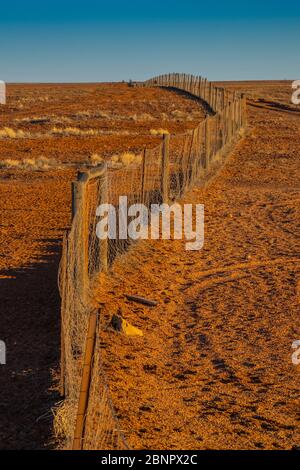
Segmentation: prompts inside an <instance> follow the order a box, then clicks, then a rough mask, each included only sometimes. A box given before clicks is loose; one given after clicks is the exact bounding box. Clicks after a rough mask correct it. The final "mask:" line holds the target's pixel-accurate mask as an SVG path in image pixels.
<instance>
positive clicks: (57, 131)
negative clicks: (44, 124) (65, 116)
mask: <svg viewBox="0 0 300 470" xmlns="http://www.w3.org/2000/svg"><path fill="white" fill-rule="evenodd" d="M50 133H51V134H52V135H62V136H93V135H98V133H99V132H98V131H97V130H96V129H79V128H78V127H65V128H59V127H53V128H52V129H51V131H50Z"/></svg>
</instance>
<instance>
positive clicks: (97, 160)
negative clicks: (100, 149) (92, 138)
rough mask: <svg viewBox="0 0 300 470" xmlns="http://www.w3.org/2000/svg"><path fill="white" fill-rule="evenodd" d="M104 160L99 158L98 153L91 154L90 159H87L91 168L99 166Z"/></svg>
mask: <svg viewBox="0 0 300 470" xmlns="http://www.w3.org/2000/svg"><path fill="white" fill-rule="evenodd" d="M103 161H104V158H103V157H101V155H99V154H98V153H93V154H92V155H91V156H90V158H89V164H90V165H92V166H97V165H100V163H103Z"/></svg>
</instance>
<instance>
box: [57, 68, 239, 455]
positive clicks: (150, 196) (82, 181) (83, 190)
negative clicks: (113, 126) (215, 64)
mask: <svg viewBox="0 0 300 470" xmlns="http://www.w3.org/2000/svg"><path fill="white" fill-rule="evenodd" d="M143 86H162V87H170V88H175V89H179V90H183V91H184V92H187V93H190V94H192V95H194V96H196V97H197V98H199V99H201V100H203V101H205V102H207V103H208V105H209V106H210V108H211V115H209V116H207V117H206V119H205V120H204V121H202V122H201V123H200V124H199V125H198V126H197V127H196V128H195V129H193V130H191V131H187V132H185V133H184V134H180V135H168V134H165V135H164V136H163V138H162V142H161V143H160V144H159V145H158V146H156V147H155V148H151V149H149V148H148V149H145V150H144V151H143V152H142V154H139V155H136V157H135V158H134V159H133V160H131V161H130V162H128V163H127V164H126V163H125V164H120V165H118V166H116V165H113V164H112V163H110V162H108V163H107V164H102V165H100V166H99V167H96V168H94V169H86V171H83V172H79V174H78V178H77V181H75V182H74V183H73V204H72V211H73V221H72V226H71V229H70V231H69V232H68V233H67V234H66V235H65V237H64V242H63V253H62V258H61V264H60V271H59V287H60V294H61V299H62V300H61V332H62V334H61V336H62V345H61V390H62V394H63V396H64V400H63V402H62V403H61V404H60V406H58V407H57V409H56V412H55V430H56V433H57V435H58V437H60V438H61V440H62V441H63V448H65V449H71V448H73V449H126V448H127V444H126V440H125V438H124V435H123V433H122V431H121V430H120V428H119V424H118V420H117V417H116V414H115V412H114V407H113V403H112V400H111V398H110V393H109V388H108V385H107V383H106V381H105V377H104V373H103V368H102V366H101V350H100V347H99V342H100V335H101V331H100V326H99V322H98V320H99V318H98V311H97V305H95V303H94V300H93V292H94V291H95V287H96V286H97V282H99V274H100V273H101V272H106V271H107V269H108V268H109V266H110V265H111V264H112V263H113V261H114V259H115V258H116V257H117V256H119V255H120V254H122V253H124V252H125V251H126V250H127V249H128V247H129V246H130V245H131V243H133V242H132V241H130V240H128V239H127V233H125V234H124V233H123V232H122V230H123V229H122V218H124V217H125V218H126V220H125V227H127V222H128V220H127V218H128V214H127V212H126V211H124V207H123V206H122V204H121V203H120V201H122V198H124V197H125V196H126V198H127V200H126V202H127V206H128V207H129V206H130V205H132V204H144V205H145V206H146V207H147V208H150V207H151V205H152V204H160V203H162V202H168V201H170V200H172V201H173V200H178V199H180V198H181V197H182V196H183V195H184V193H185V191H186V190H188V189H189V188H191V187H192V186H193V185H194V184H195V183H196V182H197V181H199V179H201V178H205V177H206V176H207V174H208V171H209V169H210V167H211V166H212V165H213V164H214V162H215V161H217V160H219V159H220V158H221V157H222V153H223V152H224V151H225V150H227V149H228V148H229V147H230V144H231V143H232V141H233V139H234V138H235V137H236V136H237V135H238V134H239V132H240V130H241V128H243V127H245V126H246V106H245V98H244V96H243V95H238V94H236V93H234V92H229V91H228V90H225V89H224V88H217V87H214V86H213V85H212V83H210V82H208V81H207V80H206V79H203V78H202V77H194V76H192V75H186V74H168V75H163V76H159V77H156V78H153V79H151V80H149V81H147V82H145V83H143ZM100 204H107V205H111V206H110V207H113V208H114V211H115V216H116V222H117V225H116V230H115V234H114V235H115V236H114V237H111V238H109V239H104V240H102V239H99V238H98V236H97V224H98V222H99V215H100V214H99V212H98V209H97V208H98V207H99V206H100ZM107 207H108V206H107Z"/></svg>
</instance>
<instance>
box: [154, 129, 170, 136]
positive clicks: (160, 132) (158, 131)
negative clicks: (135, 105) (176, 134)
mask: <svg viewBox="0 0 300 470" xmlns="http://www.w3.org/2000/svg"><path fill="white" fill-rule="evenodd" d="M150 134H151V135H165V134H170V132H169V131H168V129H161V128H160V129H150Z"/></svg>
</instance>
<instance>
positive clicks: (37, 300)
mask: <svg viewBox="0 0 300 470" xmlns="http://www.w3.org/2000/svg"><path fill="white" fill-rule="evenodd" d="M46 97H48V98H47V99H46ZM20 105H22V107H20ZM175 110H177V111H180V112H179V113H177V115H178V114H179V117H176V113H174V112H173V114H172V111H175ZM82 111H88V112H89V113H90V115H93V113H94V114H95V113H96V112H98V111H101V112H103V113H106V114H107V115H108V118H95V119H92V121H91V122H90V121H89V118H88V117H84V116H83V117H82V116H79V117H78V116H77V114H76V113H78V112H82ZM145 113H146V114H148V116H144V114H145ZM163 113H166V114H167V118H166V117H164V116H163ZM180 113H182V114H180ZM203 115H204V113H203V110H202V108H201V107H199V103H198V102H196V101H195V100H193V99H189V98H187V97H185V96H182V95H175V94H173V93H171V92H169V91H166V90H159V89H141V88H129V87H128V86H127V85H125V84H97V85H53V86H52V85H51V86H50V85H8V105H6V106H1V107H0V129H2V128H3V127H5V126H6V127H10V128H13V129H24V130H27V131H30V132H32V133H35V132H40V133H46V132H47V130H49V128H51V127H52V121H53V120H54V119H55V118H56V117H57V116H65V117H67V118H68V119H70V120H71V123H70V122H69V123H67V124H61V125H58V124H53V125H56V126H57V127H66V126H72V127H79V128H97V129H100V130H106V131H108V132H109V133H110V135H108V136H104V137H103V136H101V137H98V136H97V137H68V138H66V137H51V138H48V139H45V138H36V139H34V140H33V139H0V163H1V161H2V160H5V159H7V158H11V159H23V158H35V157H39V156H41V155H42V154H43V155H45V156H46V157H48V158H55V159H56V160H57V161H59V163H60V164H61V162H65V163H69V162H76V161H78V162H86V161H87V159H88V157H89V156H90V154H91V153H93V152H94V151H97V152H98V153H99V154H100V155H104V156H105V155H110V154H111V153H116V152H120V151H126V150H128V149H129V150H132V151H136V150H139V149H141V148H143V147H144V146H145V145H147V146H148V145H149V146H151V145H152V144H153V145H156V142H157V138H155V137H152V136H150V133H149V130H150V129H151V128H155V129H157V128H159V127H164V128H168V129H169V130H170V131H173V132H174V131H176V132H183V131H184V130H185V129H186V128H188V127H195V125H196V124H197V123H198V122H199V120H200V119H201V117H203ZM43 116H44V117H45V116H50V124H47V123H46V124H34V123H33V124H31V123H26V124H22V123H20V121H16V119H22V118H25V119H28V118H29V119H33V120H34V119H36V118H37V117H43ZM113 116H116V118H114V117H113ZM120 116H122V122H121V121H119V120H118V117H120ZM135 116H137V119H136V118H135ZM149 116H150V118H152V119H150V118H149ZM143 117H144V118H147V119H146V121H143ZM187 118H189V120H188V121H186V119H187ZM120 129H123V130H128V132H129V136H123V135H122V136H119V135H118V134H116V131H118V130H120ZM133 132H136V133H138V134H139V135H138V136H137V137H135V136H134V137H131V136H130V133H133ZM78 168H79V166H78ZM74 177H75V168H74V169H70V168H67V167H64V166H62V168H61V169H51V170H48V171H28V170H20V169H5V168H1V166H0V246H1V251H0V290H1V299H2V302H1V332H0V339H1V340H4V341H5V342H6V347H7V364H6V366H1V378H2V382H1V400H0V414H1V420H0V448H1V449H32V448H42V447H44V446H45V445H49V441H51V440H52V413H51V406H53V405H54V404H55V402H57V401H58V400H59V399H60V397H59V396H58V393H57V391H56V389H55V387H56V384H57V370H58V364H59V342H60V332H59V317H60V312H59V309H60V306H59V294H58V289H57V270H58V263H59V259H60V254H61V240H62V236H63V233H64V231H65V230H66V228H68V227H69V225H70V218H71V181H72V179H74ZM50 445H53V443H51V444H50Z"/></svg>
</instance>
